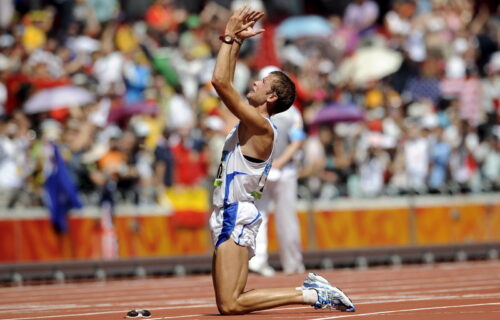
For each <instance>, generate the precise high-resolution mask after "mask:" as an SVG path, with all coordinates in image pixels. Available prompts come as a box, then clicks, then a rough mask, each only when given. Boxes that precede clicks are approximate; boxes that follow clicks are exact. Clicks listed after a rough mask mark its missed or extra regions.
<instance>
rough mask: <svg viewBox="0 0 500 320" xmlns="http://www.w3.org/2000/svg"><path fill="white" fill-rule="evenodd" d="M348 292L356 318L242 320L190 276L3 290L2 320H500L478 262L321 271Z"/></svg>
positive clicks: (258, 315)
mask: <svg viewBox="0 0 500 320" xmlns="http://www.w3.org/2000/svg"><path fill="white" fill-rule="evenodd" d="M319 273H320V274H322V275H323V276H325V277H326V278H328V279H329V280H330V281H331V282H332V283H334V284H335V285H336V286H338V287H339V288H341V289H342V290H343V291H344V292H346V293H347V294H348V295H349V296H350V298H351V299H352V300H353V301H354V303H355V304H356V307H357V312H355V313H344V312H340V311H337V310H314V309H313V308H311V307H309V306H303V305H291V306H284V307H279V308H274V309H271V310H265V311H259V312H254V313H251V314H248V315H243V316H220V315H219V314H218V313H217V308H216V306H215V301H214V294H213V289H212V282H211V277H210V276H209V275H190V276H184V277H161V278H148V279H142V280H113V281H107V282H95V281H93V282H71V283H66V284H43V285H40V284H38V285H25V286H21V287H2V288H0V310H1V311H0V319H3V320H41V319H64V320H80V319H82V320H83V319H86V320H112V319H123V318H124V316H125V314H126V312H127V311H129V310H131V309H148V310H150V311H151V313H152V317H151V318H148V319H154V320H160V319H225V320H230V319H241V318H243V319H260V320H268V319H301V320H320V319H321V320H323V319H324V320H326V319H343V318H353V319H370V320H378V319H391V320H393V319H394V320H397V319H405V320H416V319H425V320H433V319H439V320H494V319H500V261H499V260H492V261H476V262H454V263H437V264H426V265H423V264H421V265H403V266H401V267H387V266H385V267H376V268H369V269H334V270H328V271H327V270H321V271H319ZM303 279H304V275H285V274H283V273H278V274H277V275H276V276H274V277H271V278H264V277H260V276H257V275H253V274H251V275H250V276H249V281H248V285H247V289H251V288H270V287H289V286H291V285H292V286H299V285H300V284H301V283H302V281H303Z"/></svg>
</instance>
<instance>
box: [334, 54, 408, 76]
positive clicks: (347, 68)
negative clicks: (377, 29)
mask: <svg viewBox="0 0 500 320" xmlns="http://www.w3.org/2000/svg"><path fill="white" fill-rule="evenodd" d="M402 62H403V57H402V55H401V54H400V53H399V52H397V51H394V50H390V49H387V48H385V47H381V46H372V47H362V48H359V49H358V50H356V51H355V52H354V54H353V55H352V56H351V57H349V58H347V59H345V60H344V61H343V62H342V63H341V64H340V66H339V69H338V71H337V74H336V82H337V83H353V84H355V85H363V84H365V83H366V82H368V81H371V80H378V79H382V78H384V77H386V76H388V75H390V74H392V73H394V72H396V71H398V70H399V68H400V67H401V63H402Z"/></svg>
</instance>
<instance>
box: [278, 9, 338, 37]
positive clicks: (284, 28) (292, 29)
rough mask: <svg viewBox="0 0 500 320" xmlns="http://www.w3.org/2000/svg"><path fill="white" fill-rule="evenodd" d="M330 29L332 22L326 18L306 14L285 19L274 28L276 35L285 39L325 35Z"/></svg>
mask: <svg viewBox="0 0 500 320" xmlns="http://www.w3.org/2000/svg"><path fill="white" fill-rule="evenodd" d="M332 31H333V27H332V24H331V23H330V22H329V21H328V20H327V19H325V18H323V17H320V16H316V15H308V16H295V17H290V18H287V19H285V20H284V21H283V22H282V23H280V25H279V26H278V28H277V29H276V35H277V36H278V37H282V38H286V39H296V38H300V37H325V36H328V35H329V34H330V33H331V32H332Z"/></svg>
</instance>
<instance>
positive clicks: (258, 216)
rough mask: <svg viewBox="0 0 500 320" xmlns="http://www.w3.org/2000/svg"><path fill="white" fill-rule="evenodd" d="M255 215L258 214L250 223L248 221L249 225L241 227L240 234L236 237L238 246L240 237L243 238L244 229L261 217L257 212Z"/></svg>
mask: <svg viewBox="0 0 500 320" xmlns="http://www.w3.org/2000/svg"><path fill="white" fill-rule="evenodd" d="M257 213H258V214H257V216H256V217H255V218H254V219H253V220H252V221H250V222H249V223H247V224H245V225H243V227H242V228H241V233H240V235H239V236H238V244H240V239H241V236H243V231H245V227H246V226H249V225H252V224H254V222H255V221H257V220H258V219H259V218H260V217H261V216H262V215H261V214H260V212H258V211H257Z"/></svg>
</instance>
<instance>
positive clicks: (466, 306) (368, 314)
mask: <svg viewBox="0 0 500 320" xmlns="http://www.w3.org/2000/svg"><path fill="white" fill-rule="evenodd" d="M495 305H496V306H500V302H492V303H477V304H463V305H459V306H440V307H428V308H415V309H400V310H389V311H379V312H370V313H359V314H349V315H341V316H333V317H324V318H313V319H310V320H330V319H340V318H353V317H363V316H375V315H380V314H389V313H398V312H412V311H425V310H439V309H450V308H469V307H484V306H495Z"/></svg>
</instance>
